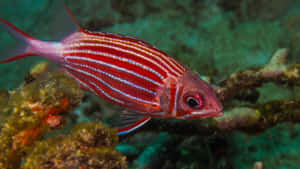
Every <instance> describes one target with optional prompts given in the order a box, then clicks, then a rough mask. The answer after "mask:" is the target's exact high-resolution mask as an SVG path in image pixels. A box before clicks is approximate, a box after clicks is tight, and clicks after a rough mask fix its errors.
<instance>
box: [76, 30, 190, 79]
mask: <svg viewBox="0 0 300 169" xmlns="http://www.w3.org/2000/svg"><path fill="white" fill-rule="evenodd" d="M84 33H86V34H85V35H84V36H83V37H82V39H87V40H94V41H96V42H97V41H98V43H99V42H100V43H102V42H111V43H114V44H117V45H121V46H126V47H128V48H131V49H135V50H138V51H141V52H143V54H144V55H145V54H148V57H149V56H152V57H155V58H156V59H158V60H160V62H161V64H162V65H164V66H167V67H169V68H170V73H171V72H173V73H175V74H177V75H180V74H181V73H183V72H184V71H185V70H186V69H185V68H184V67H183V66H182V65H180V64H179V63H174V62H173V61H170V60H174V59H173V58H171V57H170V56H168V55H167V54H166V53H164V52H162V51H160V50H158V49H157V48H155V47H153V46H151V45H149V44H147V43H145V42H143V41H141V40H137V39H134V38H129V37H125V36H119V35H115V34H109V33H97V32H88V31H84ZM88 35H93V36H88Z"/></svg>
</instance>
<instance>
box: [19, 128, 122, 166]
mask: <svg viewBox="0 0 300 169" xmlns="http://www.w3.org/2000/svg"><path fill="white" fill-rule="evenodd" d="M117 143H118V136H117V130H116V129H115V130H113V129H109V128H108V127H106V126H104V125H102V124H101V123H82V124H77V126H76V127H75V129H73V130H72V132H71V134H70V135H69V136H64V135H59V136H55V137H53V138H50V139H47V140H45V141H41V142H39V143H36V144H35V146H34V148H33V150H32V151H31V152H30V153H29V155H28V156H27V157H26V158H25V159H24V164H23V165H22V166H21V168H22V169H35V168H39V169H62V168H81V169H88V168H89V169H90V168H91V169H92V168H95V169H127V163H126V157H125V156H122V155H121V154H120V153H119V152H118V151H116V150H115V147H116V145H117Z"/></svg>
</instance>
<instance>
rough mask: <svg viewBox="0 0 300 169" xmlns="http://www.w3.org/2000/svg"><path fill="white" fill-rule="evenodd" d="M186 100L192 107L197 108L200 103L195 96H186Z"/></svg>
mask: <svg viewBox="0 0 300 169" xmlns="http://www.w3.org/2000/svg"><path fill="white" fill-rule="evenodd" d="M186 102H187V104H188V105H189V106H190V107H191V108H196V107H198V106H199V105H200V104H199V102H198V100H196V99H195V98H193V97H187V98H186Z"/></svg>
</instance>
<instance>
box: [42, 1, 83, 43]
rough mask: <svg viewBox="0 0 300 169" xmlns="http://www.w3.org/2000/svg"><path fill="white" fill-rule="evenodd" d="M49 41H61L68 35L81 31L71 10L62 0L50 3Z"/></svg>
mask: <svg viewBox="0 0 300 169" xmlns="http://www.w3.org/2000/svg"><path fill="white" fill-rule="evenodd" d="M49 5H50V7H49V8H50V9H49V15H50V18H49V22H50V24H49V25H48V26H49V33H50V36H49V38H50V39H48V40H55V41H60V40H62V39H64V38H65V37H67V36H68V35H70V34H72V33H74V32H78V31H80V30H81V28H80V26H79V24H78V22H77V21H76V19H75V17H74V15H73V14H72V12H71V10H70V9H69V8H68V7H67V5H66V4H65V3H64V2H63V1H62V0H53V1H50V4H49Z"/></svg>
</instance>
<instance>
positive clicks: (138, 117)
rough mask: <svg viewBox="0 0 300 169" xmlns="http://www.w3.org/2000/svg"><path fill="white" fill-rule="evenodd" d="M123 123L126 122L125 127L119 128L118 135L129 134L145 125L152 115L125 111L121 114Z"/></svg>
mask: <svg viewBox="0 0 300 169" xmlns="http://www.w3.org/2000/svg"><path fill="white" fill-rule="evenodd" d="M120 119H121V121H120V122H121V123H125V125H123V127H121V128H119V130H118V135H119V136H120V135H124V134H128V133H130V132H132V131H134V130H136V129H138V128H139V127H141V126H143V125H144V124H146V123H147V122H148V121H149V120H150V119H151V117H150V116H147V115H146V114H143V113H131V112H125V113H122V114H121V118H120Z"/></svg>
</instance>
